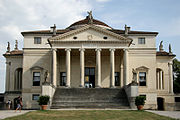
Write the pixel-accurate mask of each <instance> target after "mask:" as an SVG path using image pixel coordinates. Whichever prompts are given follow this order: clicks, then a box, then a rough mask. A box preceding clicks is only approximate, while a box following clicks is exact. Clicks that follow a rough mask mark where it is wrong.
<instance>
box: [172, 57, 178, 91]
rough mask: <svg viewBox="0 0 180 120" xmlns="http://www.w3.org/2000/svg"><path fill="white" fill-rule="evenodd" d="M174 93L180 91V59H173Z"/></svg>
mask: <svg viewBox="0 0 180 120" xmlns="http://www.w3.org/2000/svg"><path fill="white" fill-rule="evenodd" d="M173 72H174V75H173V78H174V93H180V61H178V60H177V59H174V60H173Z"/></svg>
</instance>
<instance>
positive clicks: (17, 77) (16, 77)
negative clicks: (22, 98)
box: [14, 68, 22, 90]
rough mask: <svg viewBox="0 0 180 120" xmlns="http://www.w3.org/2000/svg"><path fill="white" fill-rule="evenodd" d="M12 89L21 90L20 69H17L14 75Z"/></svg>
mask: <svg viewBox="0 0 180 120" xmlns="http://www.w3.org/2000/svg"><path fill="white" fill-rule="evenodd" d="M14 89H15V90H21V89H22V68H17V69H16V70H15V74H14Z"/></svg>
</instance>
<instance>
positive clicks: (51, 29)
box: [50, 24, 56, 36]
mask: <svg viewBox="0 0 180 120" xmlns="http://www.w3.org/2000/svg"><path fill="white" fill-rule="evenodd" d="M50 32H51V33H53V36H55V35H56V24H54V26H52V27H50Z"/></svg>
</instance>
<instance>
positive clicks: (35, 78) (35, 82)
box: [33, 72, 40, 86]
mask: <svg viewBox="0 0 180 120" xmlns="http://www.w3.org/2000/svg"><path fill="white" fill-rule="evenodd" d="M33 86H40V72H33Z"/></svg>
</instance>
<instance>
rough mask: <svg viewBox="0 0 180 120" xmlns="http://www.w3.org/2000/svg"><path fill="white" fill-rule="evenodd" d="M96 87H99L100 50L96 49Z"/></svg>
mask: <svg viewBox="0 0 180 120" xmlns="http://www.w3.org/2000/svg"><path fill="white" fill-rule="evenodd" d="M96 81H97V85H96V87H101V49H96Z"/></svg>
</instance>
